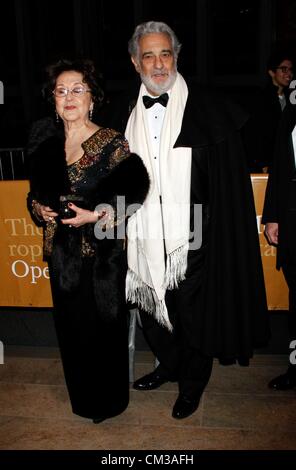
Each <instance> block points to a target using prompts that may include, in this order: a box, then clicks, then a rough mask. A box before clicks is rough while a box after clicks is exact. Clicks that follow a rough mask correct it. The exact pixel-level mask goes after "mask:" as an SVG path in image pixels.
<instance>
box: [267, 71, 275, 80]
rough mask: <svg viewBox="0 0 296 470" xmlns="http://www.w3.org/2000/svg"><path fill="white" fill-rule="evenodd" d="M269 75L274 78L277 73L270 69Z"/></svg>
mask: <svg viewBox="0 0 296 470" xmlns="http://www.w3.org/2000/svg"><path fill="white" fill-rule="evenodd" d="M268 75H269V76H270V77H271V78H273V77H274V75H275V73H274V71H273V70H268Z"/></svg>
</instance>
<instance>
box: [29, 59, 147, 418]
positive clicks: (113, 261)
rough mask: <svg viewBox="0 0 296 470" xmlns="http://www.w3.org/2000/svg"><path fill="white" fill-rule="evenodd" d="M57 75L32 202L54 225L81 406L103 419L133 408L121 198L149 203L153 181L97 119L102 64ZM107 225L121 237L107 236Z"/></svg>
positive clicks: (56, 267)
mask: <svg viewBox="0 0 296 470" xmlns="http://www.w3.org/2000/svg"><path fill="white" fill-rule="evenodd" d="M47 73H48V81H47V83H46V85H45V87H44V93H45V95H46V96H47V97H48V98H49V99H50V101H52V103H53V105H54V109H55V113H56V120H57V121H58V122H57V124H56V125H55V126H53V125H52V123H51V124H50V121H49V120H48V119H46V120H44V121H42V120H41V121H39V122H38V123H37V125H36V126H35V128H34V129H33V132H32V140H31V142H30V143H29V145H28V149H29V167H30V184H31V190H30V193H29V195H28V207H29V209H30V211H31V214H32V217H33V219H34V220H35V221H36V223H38V224H41V225H42V226H43V227H44V256H45V258H46V259H47V260H48V265H49V272H50V280H51V288H52V297H53V303H54V312H53V313H54V321H55V327H56V332H57V337H58V342H59V346H60V351H61V358H62V363H63V368H64V373H65V379H66V384H67V387H68V392H69V396H70V400H71V404H72V410H73V413H75V414H78V415H80V416H83V417H86V418H90V419H92V420H93V421H94V422H95V423H98V422H101V421H103V420H105V419H107V418H110V417H112V416H115V415H118V414H120V413H121V412H123V411H124V409H125V408H126V407H127V405H128V401H129V375H128V336H127V315H126V304H125V277H126V270H127V262H126V250H125V239H124V236H121V237H119V235H118V233H119V232H120V230H121V228H122V226H124V224H125V222H126V221H125V212H124V210H123V209H124V208H122V207H121V213H120V214H119V213H118V212H117V197H118V196H124V197H125V203H126V204H132V203H142V202H143V201H144V199H145V196H146V193H147V191H148V188H149V178H148V174H147V171H146V169H145V167H144V165H143V163H142V161H141V159H140V158H139V157H138V156H137V155H135V154H131V153H130V150H129V146H128V143H127V141H126V139H125V138H124V136H123V135H121V134H120V133H119V132H117V131H115V130H113V129H110V128H103V127H100V126H99V125H97V124H95V123H94V122H92V120H91V115H92V112H93V109H94V106H98V105H99V104H100V101H101V100H102V97H103V92H102V90H101V88H100V87H99V85H98V81H97V78H96V71H95V68H94V65H93V63H92V62H90V61H88V60H80V61H70V60H60V61H58V62H57V63H55V64H53V65H51V66H49V67H48V69H47ZM96 207H98V210H96ZM99 207H100V208H99ZM122 210H123V213H122ZM95 226H96V227H95ZM95 228H96V230H98V233H99V234H100V237H99V238H97V237H96V236H95V233H96V232H95V231H94V229H95ZM104 230H105V231H106V235H107V232H108V233H109V235H110V233H111V235H112V230H114V236H109V237H107V236H105V237H104Z"/></svg>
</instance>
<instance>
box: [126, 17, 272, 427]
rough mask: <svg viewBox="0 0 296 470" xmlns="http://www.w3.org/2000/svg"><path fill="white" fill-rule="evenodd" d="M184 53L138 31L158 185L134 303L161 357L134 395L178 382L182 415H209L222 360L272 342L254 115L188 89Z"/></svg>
mask: <svg viewBox="0 0 296 470" xmlns="http://www.w3.org/2000/svg"><path fill="white" fill-rule="evenodd" d="M180 49H181V44H180V43H179V41H178V38H177V37H176V35H175V33H174V32H173V31H172V29H171V28H170V27H169V26H168V25H167V24H165V23H163V22H156V21H148V22H146V23H142V24H140V25H138V26H137V27H136V29H135V31H134V33H133V36H132V38H131V40H130V42H129V52H130V55H131V60H132V63H133V65H134V67H135V70H136V72H137V73H138V74H139V76H140V77H141V81H142V84H141V86H140V89H139V90H138V98H137V101H136V104H135V106H134V108H133V109H132V112H131V114H130V117H129V120H128V123H127V128H126V136H127V138H128V141H129V144H130V147H131V149H132V151H135V152H137V153H138V154H139V155H140V156H141V158H142V159H143V161H144V163H145V165H146V167H147V169H148V172H149V175H150V179H151V189H150V191H149V194H148V196H147V199H146V200H145V203H144V204H143V206H142V207H141V209H140V210H139V211H138V212H137V213H136V214H135V215H134V216H133V217H131V218H130V219H129V223H128V233H129V234H130V235H131V236H130V237H129V238H128V265H129V270H128V275H127V296H128V299H129V300H130V301H132V302H135V303H137V304H138V305H139V307H140V310H141V312H140V315H141V320H142V325H143V331H144V335H145V337H146V339H147V341H148V344H149V345H150V347H151V349H152V351H153V352H154V354H155V356H156V357H157V359H158V360H159V366H158V367H157V368H156V369H155V370H154V371H153V372H151V373H150V374H147V375H145V376H144V377H140V378H139V379H138V380H136V382H135V383H134V388H135V389H137V390H141V391H145V390H152V389H155V388H158V387H160V386H161V385H162V384H163V383H164V382H167V381H170V380H173V381H177V382H178V386H179V395H178V397H177V400H176V402H175V404H174V407H173V411H172V416H173V417H174V418H176V419H184V418H186V417H188V416H190V415H191V414H192V413H194V412H195V410H196V409H197V408H198V406H199V403H200V399H201V396H202V394H203V392H204V389H205V388H206V386H207V383H208V381H209V379H210V376H211V371H212V363H213V357H218V358H219V359H220V361H221V362H223V363H224V364H231V363H235V362H236V361H238V362H239V363H240V364H243V365H247V364H248V363H249V358H250V357H252V354H253V348H254V347H259V346H262V345H263V344H264V345H265V344H266V342H267V341H268V338H269V329H268V314H267V308H266V298H265V289H264V281H263V274H262V266H261V258H260V251H259V242H258V233H257V227H256V217H255V210H254V204H253V195H252V188H251V182H250V177H249V174H248V172H247V167H246V162H245V155H244V152H243V146H242V142H241V136H240V130H241V128H242V126H243V125H244V123H245V120H246V116H245V113H243V112H242V111H241V109H240V108H238V107H237V106H235V105H233V104H232V103H231V102H229V101H228V100H226V99H224V97H222V96H220V95H219V94H215V95H213V94H211V93H209V92H207V91H206V90H203V89H200V88H199V87H197V86H194V85H192V84H190V83H187V82H186V81H185V79H184V78H183V76H182V75H181V74H180V73H179V72H178V70H177V61H178V55H179V51H180ZM129 108H130V109H131V108H132V103H131V105H130V107H129ZM123 111H124V110H123ZM198 208H199V210H200V211H199V214H200V215H202V217H198V216H197V211H196V209H198Z"/></svg>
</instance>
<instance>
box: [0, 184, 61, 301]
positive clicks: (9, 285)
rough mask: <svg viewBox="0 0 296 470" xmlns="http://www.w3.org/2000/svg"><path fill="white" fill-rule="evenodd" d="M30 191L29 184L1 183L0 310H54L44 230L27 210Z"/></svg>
mask: <svg viewBox="0 0 296 470" xmlns="http://www.w3.org/2000/svg"><path fill="white" fill-rule="evenodd" d="M28 191H29V183H28V181H1V182H0V254H1V268H0V282H1V289H0V306H16V307H51V306H52V299H51V291H50V283H49V275H48V267H47V264H46V263H44V262H43V261H42V240H43V238H42V229H41V228H38V227H36V225H35V224H34V222H33V221H32V219H31V216H30V214H29V212H28V210H27V207H26V198H27V194H28Z"/></svg>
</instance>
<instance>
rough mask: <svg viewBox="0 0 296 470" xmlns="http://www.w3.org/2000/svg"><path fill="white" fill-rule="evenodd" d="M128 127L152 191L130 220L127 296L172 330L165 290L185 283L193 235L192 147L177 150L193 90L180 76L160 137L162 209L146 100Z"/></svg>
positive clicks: (137, 105) (128, 136)
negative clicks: (185, 111) (189, 91)
mask: <svg viewBox="0 0 296 470" xmlns="http://www.w3.org/2000/svg"><path fill="white" fill-rule="evenodd" d="M145 93H146V90H145V86H144V85H143V84H142V85H141V88H140V93H139V97H138V101H137V104H136V106H135V108H134V109H133V111H132V113H131V115H130V118H129V121H128V123H127V128H126V138H127V140H128V142H129V145H130V149H131V152H135V153H137V154H139V155H140V157H141V158H142V160H143V162H144V164H145V166H146V168H147V170H148V173H149V175H150V180H151V186H150V190H149V193H148V196H147V198H146V200H145V202H144V204H143V206H142V207H141V208H140V209H139V210H138V211H137V212H136V213H135V214H134V215H133V216H132V217H130V219H129V222H128V228H127V235H128V273H127V280H126V296H127V299H128V300H130V301H131V302H133V303H136V304H138V305H139V306H140V307H141V308H142V309H143V310H145V311H147V312H149V313H151V314H153V315H154V316H155V318H156V320H157V321H158V322H159V323H160V324H161V325H164V326H166V327H167V328H168V329H169V330H172V325H171V323H170V321H169V316H168V312H167V308H166V305H165V300H164V298H165V292H166V289H173V288H176V287H178V282H179V281H181V280H183V279H185V272H186V269H187V255H188V240H189V230H190V181H191V148H184V147H181V148H176V149H174V148H173V146H174V144H175V142H176V140H177V137H178V135H179V133H180V130H181V125H182V119H183V114H184V109H185V104H186V100H187V96H188V89H187V85H186V83H185V80H184V79H183V77H182V76H181V75H180V74H179V73H177V77H176V81H175V83H174V85H173V87H172V90H171V93H170V98H169V101H168V105H167V109H166V113H165V117H164V121H163V127H162V132H161V137H160V184H161V188H160V192H161V197H162V204H160V199H159V191H158V186H157V178H156V174H155V166H154V163H153V153H152V147H151V144H150V137H149V129H148V121H147V116H146V113H145V107H144V105H143V100H142V96H143V94H145Z"/></svg>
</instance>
